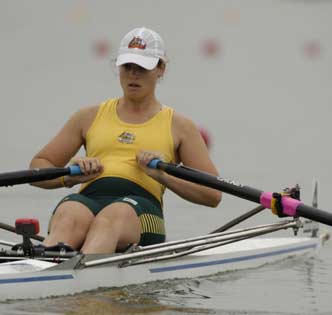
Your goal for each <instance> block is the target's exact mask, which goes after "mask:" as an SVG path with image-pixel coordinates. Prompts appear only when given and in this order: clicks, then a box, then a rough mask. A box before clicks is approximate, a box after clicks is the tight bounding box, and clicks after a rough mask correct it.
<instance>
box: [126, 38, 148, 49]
mask: <svg viewBox="0 0 332 315" xmlns="http://www.w3.org/2000/svg"><path fill="white" fill-rule="evenodd" d="M128 48H138V49H145V48H146V42H145V41H144V40H143V39H142V38H140V37H134V38H133V39H132V40H131V41H130V43H129V44H128Z"/></svg>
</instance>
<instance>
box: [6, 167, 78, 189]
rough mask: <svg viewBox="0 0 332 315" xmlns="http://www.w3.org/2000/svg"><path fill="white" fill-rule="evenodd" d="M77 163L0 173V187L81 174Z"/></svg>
mask: <svg viewBox="0 0 332 315" xmlns="http://www.w3.org/2000/svg"><path fill="white" fill-rule="evenodd" d="M81 174H82V173H81V170H80V167H79V166H78V165H71V166H69V167H65V168H61V167H54V168H34V169H30V170H23V171H16V172H7V173H2V174H0V187H1V186H13V185H19V184H26V183H32V182H39V181H42V180H50V179H54V178H58V177H61V176H65V175H71V176H74V175H81Z"/></svg>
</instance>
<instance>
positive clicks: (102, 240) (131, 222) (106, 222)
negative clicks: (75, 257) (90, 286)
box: [81, 202, 142, 254]
mask: <svg viewBox="0 0 332 315" xmlns="http://www.w3.org/2000/svg"><path fill="white" fill-rule="evenodd" d="M141 230H142V228H141V223H140V221H139V218H138V216H137V214H136V212H135V210H134V208H133V207H131V206H130V205H129V204H127V203H124V202H114V203H112V204H111V205H109V206H107V207H105V208H104V209H103V210H101V211H100V212H99V213H98V215H97V216H96V217H95V219H94V221H93V222H92V224H91V225H90V229H89V232H88V234H87V236H86V239H85V241H84V244H83V246H82V249H81V251H82V252H83V253H85V254H92V253H113V252H115V250H116V249H123V248H125V247H126V246H128V245H129V244H134V243H139V241H140V237H141Z"/></svg>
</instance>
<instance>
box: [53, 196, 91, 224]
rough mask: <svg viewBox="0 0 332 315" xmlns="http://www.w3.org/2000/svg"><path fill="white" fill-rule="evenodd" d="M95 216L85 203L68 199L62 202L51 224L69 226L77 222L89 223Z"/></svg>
mask: <svg viewBox="0 0 332 315" xmlns="http://www.w3.org/2000/svg"><path fill="white" fill-rule="evenodd" d="M93 218H94V215H93V214H92V213H91V211H90V210H89V209H88V208H87V207H86V206H85V205H83V204H81V203H79V202H76V201H66V202H63V203H61V204H60V205H59V206H58V207H57V209H56V210H55V213H54V214H53V216H52V218H51V221H50V226H52V225H54V224H62V225H66V226H67V227H68V228H69V227H73V226H75V225H77V224H79V225H82V224H83V225H89V224H90V223H91V222H92V220H93Z"/></svg>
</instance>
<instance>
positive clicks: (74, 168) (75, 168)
mask: <svg viewBox="0 0 332 315" xmlns="http://www.w3.org/2000/svg"><path fill="white" fill-rule="evenodd" d="M68 172H69V173H68V175H70V176H77V175H83V173H82V171H81V168H80V167H79V165H76V164H75V165H70V166H69V167H68Z"/></svg>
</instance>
